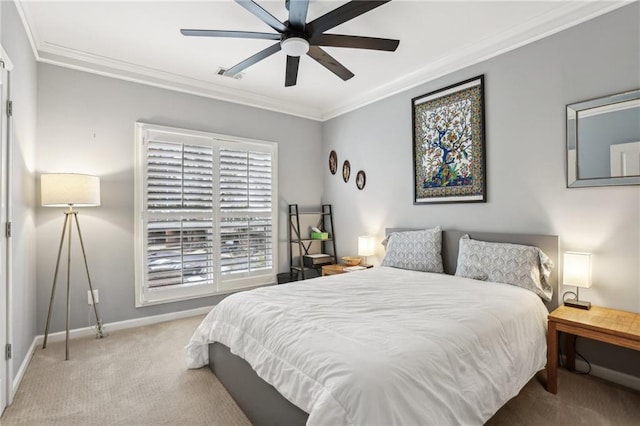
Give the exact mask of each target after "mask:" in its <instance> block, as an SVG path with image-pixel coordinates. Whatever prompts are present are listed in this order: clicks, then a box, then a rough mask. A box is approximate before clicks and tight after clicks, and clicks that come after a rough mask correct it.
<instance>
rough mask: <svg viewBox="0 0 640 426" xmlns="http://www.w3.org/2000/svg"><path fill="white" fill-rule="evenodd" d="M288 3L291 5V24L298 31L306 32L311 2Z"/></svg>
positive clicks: (295, 0) (289, 0) (296, 0)
mask: <svg viewBox="0 0 640 426" xmlns="http://www.w3.org/2000/svg"><path fill="white" fill-rule="evenodd" d="M287 3H288V5H289V24H291V26H292V27H293V28H294V29H295V30H297V31H300V32H302V31H304V25H305V22H306V21H307V10H308V9H309V0H288V2H287Z"/></svg>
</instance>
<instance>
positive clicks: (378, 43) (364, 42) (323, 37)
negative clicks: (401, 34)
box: [309, 34, 400, 52]
mask: <svg viewBox="0 0 640 426" xmlns="http://www.w3.org/2000/svg"><path fill="white" fill-rule="evenodd" d="M309 44H311V45H315V46H332V47H351V48H354V49H371V50H386V51H387V52H394V51H395V50H396V49H397V48H398V45H399V44H400V40H392V39H388V38H376V37H359V36H350V35H338V34H320V35H318V36H316V37H313V38H312V39H311V40H309Z"/></svg>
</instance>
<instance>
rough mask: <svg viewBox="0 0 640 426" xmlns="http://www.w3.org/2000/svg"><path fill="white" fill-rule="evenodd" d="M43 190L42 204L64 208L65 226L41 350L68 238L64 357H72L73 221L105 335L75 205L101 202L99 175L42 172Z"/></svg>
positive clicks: (99, 325)
mask: <svg viewBox="0 0 640 426" xmlns="http://www.w3.org/2000/svg"><path fill="white" fill-rule="evenodd" d="M40 190H41V191H40V193H41V198H42V205H43V206H46V207H65V208H66V210H65V211H64V215H65V216H64V225H63V226H62V235H61V236H60V246H59V248H58V259H57V261H56V270H55V272H54V275H53V286H52V288H51V300H50V301H49V313H48V314H47V325H46V327H45V331H44V343H43V344H42V349H44V348H46V347H47V337H48V335H49V326H50V324H51V312H52V310H53V299H54V296H55V292H56V283H57V281H58V270H59V269H60V255H61V254H62V247H63V245H64V241H65V235H66V237H67V322H66V325H67V326H66V344H65V360H68V359H69V322H70V318H71V317H70V305H71V293H70V285H71V234H72V229H73V223H75V227H76V229H77V231H78V238H79V240H80V248H81V249H82V257H83V258H84V267H85V270H86V271H87V280H88V281H89V291H90V294H91V299H92V302H93V303H92V306H93V311H94V313H95V314H96V324H97V330H96V337H97V338H102V337H104V333H103V331H102V320H101V319H100V315H98V306H97V304H96V300H95V296H94V294H93V287H92V286H91V277H90V276H89V266H88V265H87V254H86V253H85V251H84V242H83V241H82V233H81V232H80V223H79V222H78V212H77V211H76V210H74V208H75V207H90V206H99V205H100V178H99V177H97V176H91V175H82V174H74V173H54V174H43V175H42V176H41V178H40Z"/></svg>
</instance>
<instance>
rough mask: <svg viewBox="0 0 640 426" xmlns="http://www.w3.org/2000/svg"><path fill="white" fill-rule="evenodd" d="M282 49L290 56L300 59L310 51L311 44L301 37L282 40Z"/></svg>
mask: <svg viewBox="0 0 640 426" xmlns="http://www.w3.org/2000/svg"><path fill="white" fill-rule="evenodd" d="M280 47H281V48H282V51H283V52H284V53H286V54H287V55H288V56H294V57H300V56H302V55H305V54H306V53H307V52H308V51H309V42H308V41H307V40H305V39H303V38H301V37H290V38H287V39H285V40H282V41H281V42H280Z"/></svg>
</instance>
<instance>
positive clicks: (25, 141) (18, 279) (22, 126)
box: [0, 1, 37, 375]
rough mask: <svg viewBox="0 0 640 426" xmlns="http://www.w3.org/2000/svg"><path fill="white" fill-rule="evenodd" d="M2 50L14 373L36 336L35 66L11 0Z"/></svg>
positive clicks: (5, 12)
mask: <svg viewBox="0 0 640 426" xmlns="http://www.w3.org/2000/svg"><path fill="white" fill-rule="evenodd" d="M0 8H2V21H1V24H2V25H1V26H2V39H1V41H2V46H3V47H4V49H5V51H6V52H7V55H9V58H10V59H11V62H12V63H13V65H14V69H13V71H12V72H11V86H10V89H11V98H12V100H13V104H14V117H13V145H12V148H13V169H12V170H11V186H12V188H11V190H12V191H13V192H12V200H11V203H12V214H13V237H12V239H11V253H12V256H13V258H12V273H13V280H12V282H13V284H12V294H11V299H10V300H9V301H8V302H9V304H10V306H11V310H12V318H11V328H12V334H13V341H12V344H13V354H14V355H13V370H14V375H15V373H16V372H17V371H18V369H19V368H20V366H21V364H22V362H23V360H24V358H25V356H26V355H27V351H28V350H29V347H30V346H31V342H33V338H34V337H35V335H36V274H35V269H36V267H35V265H36V256H35V245H36V244H35V243H36V234H35V210H34V208H33V207H34V205H35V196H34V194H35V188H34V186H35V178H34V170H35V153H34V149H35V143H36V93H37V92H36V87H37V86H36V85H37V77H36V73H37V64H36V61H35V59H34V57H33V53H32V50H31V47H30V46H29V40H28V38H27V35H26V33H25V31H24V28H23V27H22V24H21V22H20V18H19V16H18V12H17V10H16V7H15V4H14V3H13V2H6V1H3V2H0Z"/></svg>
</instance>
